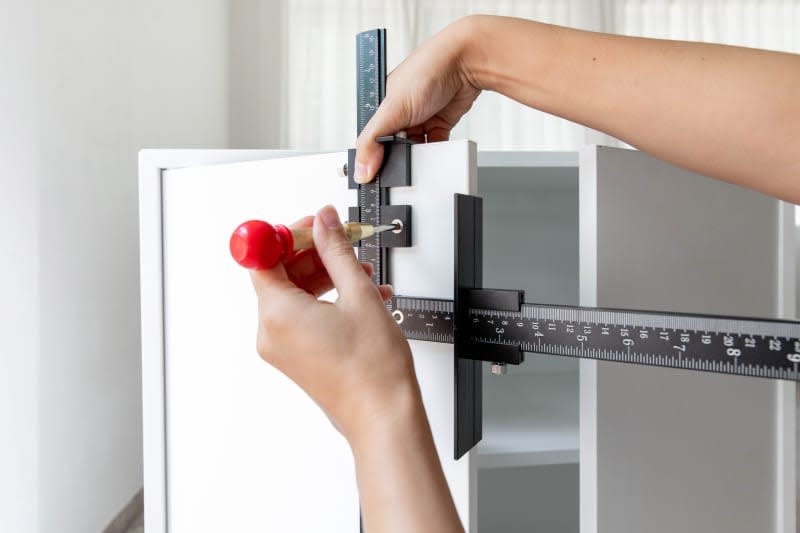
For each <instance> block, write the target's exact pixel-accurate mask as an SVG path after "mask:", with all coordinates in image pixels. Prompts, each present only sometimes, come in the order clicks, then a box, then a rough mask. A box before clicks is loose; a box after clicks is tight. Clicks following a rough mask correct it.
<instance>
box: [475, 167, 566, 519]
mask: <svg viewBox="0 0 800 533" xmlns="http://www.w3.org/2000/svg"><path fill="white" fill-rule="evenodd" d="M554 155H555V156H556V157H555V158H554ZM509 159H511V157H509V156H508V155H504V154H502V153H492V154H481V155H480V156H479V166H478V194H479V195H480V196H482V197H483V216H484V235H483V237H484V238H483V257H484V260H483V284H484V287H490V288H506V289H522V290H524V291H525V301H526V302H538V303H547V304H564V305H577V304H578V282H579V278H578V276H579V274H578V162H577V159H578V158H577V154H546V153H544V154H543V153H538V154H537V153H527V154H520V153H519V152H517V153H514V154H513V161H509ZM554 163H555V164H554ZM483 384H484V385H483V387H484V388H483V440H482V441H481V443H480V444H479V445H478V447H477V462H478V523H479V530H480V531H489V530H497V529H496V528H497V527H502V528H503V530H505V531H510V530H516V528H520V530H530V528H536V527H543V526H545V525H547V526H548V527H549V526H552V527H555V528H556V529H557V530H559V531H573V530H574V531H577V527H578V438H579V435H578V409H579V389H578V361H577V360H574V359H570V358H563V357H556V356H548V355H535V354H525V362H524V363H523V364H522V365H520V366H512V365H509V366H508V373H507V374H506V375H503V376H496V375H492V374H491V372H490V365H489V364H488V363H485V364H484V379H483ZM509 528H511V529H509ZM526 528H527V529H526Z"/></svg>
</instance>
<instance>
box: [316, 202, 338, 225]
mask: <svg viewBox="0 0 800 533" xmlns="http://www.w3.org/2000/svg"><path fill="white" fill-rule="evenodd" d="M319 218H320V219H322V223H323V224H325V227H327V228H328V229H339V228H341V227H342V223H341V221H339V213H337V212H336V209H334V207H333V206H332V205H326V206H325V207H323V208H322V209H320V210H319Z"/></svg>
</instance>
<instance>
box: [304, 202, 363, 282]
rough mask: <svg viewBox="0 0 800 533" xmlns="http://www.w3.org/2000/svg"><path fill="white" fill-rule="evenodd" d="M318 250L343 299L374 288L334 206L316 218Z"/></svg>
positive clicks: (320, 212) (325, 208)
mask: <svg viewBox="0 0 800 533" xmlns="http://www.w3.org/2000/svg"><path fill="white" fill-rule="evenodd" d="M313 237H314V247H315V248H316V249H317V253H318V254H319V257H320V259H321V260H322V264H323V265H324V266H325V270H326V271H327V272H328V276H330V278H331V281H332V282H333V286H334V287H336V290H337V291H339V295H340V296H346V295H350V294H354V293H358V292H360V291H362V290H364V289H365V288H367V287H370V286H371V285H372V280H370V278H369V277H368V276H367V275H366V274H365V273H364V268H363V267H362V266H361V263H359V262H358V259H356V255H355V253H353V243H352V242H350V241H349V240H348V239H347V238H346V237H345V235H344V230H343V229H342V223H341V222H340V220H339V214H338V213H337V212H336V209H334V208H333V207H332V206H330V205H326V206H325V207H323V208H322V209H320V210H319V212H318V213H317V216H316V217H315V218H314V229H313Z"/></svg>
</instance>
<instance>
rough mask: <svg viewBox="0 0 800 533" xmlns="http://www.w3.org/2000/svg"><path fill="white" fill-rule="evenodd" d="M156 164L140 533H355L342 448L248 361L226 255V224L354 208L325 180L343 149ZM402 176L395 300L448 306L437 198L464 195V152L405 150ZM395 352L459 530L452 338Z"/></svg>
mask: <svg viewBox="0 0 800 533" xmlns="http://www.w3.org/2000/svg"><path fill="white" fill-rule="evenodd" d="M168 155H169V159H174V157H175V155H174V154H168ZM158 156H159V153H158V152H152V153H149V154H145V156H143V161H145V163H146V164H147V165H148V166H149V168H143V171H142V178H141V179H142V183H141V189H142V191H143V192H142V208H141V216H142V283H143V302H142V305H143V339H144V340H143V344H144V359H145V360H144V362H143V366H144V389H145V394H146V395H147V394H150V393H152V394H154V395H155V397H157V398H160V400H161V401H160V402H158V401H148V400H147V398H146V399H145V413H144V416H145V421H144V422H145V455H146V457H145V463H146V464H145V469H146V472H145V478H146V487H145V494H146V496H147V501H146V514H147V517H146V518H147V525H148V531H149V532H158V531H169V532H170V533H183V532H191V533H198V532H202V531H209V532H211V531H213V532H217V531H237V532H248V531H279V532H291V531H297V532H307V531H330V532H336V533H356V532H357V531H359V512H358V495H357V491H356V483H355V476H354V468H353V461H352V457H351V454H350V450H349V448H348V446H347V443H346V442H345V441H344V439H343V438H342V437H341V436H340V435H339V434H338V433H337V432H336V430H334V429H333V427H332V426H331V424H330V422H329V421H328V420H327V418H326V417H325V415H324V414H323V413H322V412H321V411H320V410H319V408H318V407H317V406H316V405H315V404H314V403H313V402H312V401H311V400H310V399H309V398H308V397H307V396H306V395H305V394H304V393H303V392H302V391H301V390H300V389H299V388H298V387H297V386H295V385H294V384H293V383H292V382H291V381H290V380H288V379H287V378H285V377H284V376H283V375H281V374H280V373H279V372H277V371H276V370H274V369H272V368H271V367H270V366H269V365H267V364H266V363H264V362H262V361H261V360H260V359H259V357H258V355H257V354H256V352H255V332H256V306H255V304H256V300H255V295H254V293H253V290H252V287H251V286H250V280H249V277H248V275H247V272H245V271H244V270H243V269H242V268H241V267H239V266H238V265H236V264H235V263H234V262H233V260H232V259H231V258H230V254H229V252H228V239H229V237H230V234H231V232H232V230H233V229H234V228H235V227H236V226H237V225H238V224H239V223H241V222H243V221H245V220H248V219H253V218H260V219H264V220H268V221H271V222H273V223H289V222H292V221H294V220H296V219H298V218H300V217H302V216H304V215H307V214H312V213H314V212H315V211H316V210H317V209H318V208H319V207H321V206H322V205H324V204H333V205H334V206H335V207H336V208H337V209H338V211H339V213H340V216H342V218H343V219H344V218H345V217H346V216H347V208H348V207H350V206H354V205H356V195H355V192H354V191H350V190H348V189H347V185H346V181H345V180H344V179H342V178H338V177H337V175H336V169H337V167H341V165H342V164H343V163H344V162H346V160H347V157H346V154H344V153H332V154H322V155H314V156H300V157H292V158H283V159H273V160H265V161H254V162H245V163H236V164H224V165H216V166H197V167H192V166H189V167H186V168H174V169H170V167H171V166H172V165H169V164H165V165H163V168H164V170H162V171H160V172H154V171H153V167H154V166H155V167H158V166H159V165H158ZM178 156H180V153H178ZM244 159H250V157H244ZM188 161H189V162H191V157H189V158H188ZM177 166H182V165H177ZM412 176H413V185H412V187H408V188H402V189H401V188H397V189H393V191H392V203H394V204H404V203H406V204H410V205H412V206H413V214H412V216H413V223H414V225H415V227H416V228H420V229H419V230H417V231H415V232H414V242H415V244H414V247H413V248H408V249H397V250H395V252H394V254H393V258H392V265H391V270H392V272H393V279H392V282H393V284H394V287H395V290H396V292H397V293H398V294H407V295H425V296H430V297H439V298H452V297H453V269H452V266H449V265H452V264H453V250H454V244H453V226H454V223H453V219H454V215H453V205H454V204H453V195H454V193H467V194H470V193H474V192H475V188H476V179H477V176H476V148H475V145H474V144H473V143H470V142H467V141H458V142H449V143H437V144H430V145H416V146H414V147H413V149H412ZM421 228H424V231H423V230H421ZM159 318H161V319H162V320H159ZM411 344H412V351H413V353H414V360H415V365H416V369H417V373H418V378H419V381H420V385H421V389H422V394H423V399H424V401H425V406H426V410H427V413H428V416H429V418H430V421H431V426H432V428H433V432H434V439H435V442H436V446H437V450H438V451H439V454H440V457H441V460H442V464H443V467H444V470H445V474H446V476H447V479H448V482H449V483H450V488H451V491H452V493H453V496H454V499H455V501H456V504H457V507H458V511H459V513H460V515H461V518H462V521H463V522H464V523H465V525H466V526H467V527H469V526H470V524H472V523H474V521H475V520H474V513H475V505H474V498H475V494H476V493H475V482H474V476H475V472H474V465H473V461H472V454H471V453H468V454H466V455H465V456H464V457H462V458H461V459H460V460H458V461H455V460H453V449H454V443H453V438H454V396H455V395H454V382H453V369H454V360H453V349H452V345H446V344H433V343H424V342H416V341H413V342H412V343H411Z"/></svg>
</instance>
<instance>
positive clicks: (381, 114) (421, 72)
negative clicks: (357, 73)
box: [354, 17, 480, 183]
mask: <svg viewBox="0 0 800 533" xmlns="http://www.w3.org/2000/svg"><path fill="white" fill-rule="evenodd" d="M470 20H471V19H470V17H467V18H465V19H461V20H460V21H457V22H455V23H454V24H451V25H450V26H448V27H447V28H445V29H444V30H442V31H441V32H439V33H438V34H436V35H434V36H433V37H432V38H431V39H430V40H428V41H427V42H425V43H424V44H423V45H422V46H420V47H419V48H417V49H416V50H414V52H412V54H411V55H410V56H408V58H406V59H405V61H403V62H402V63H401V64H400V65H399V66H398V67H397V68H396V69H394V70H393V71H392V72H391V74H390V75H389V77H388V79H387V82H386V97H385V98H384V100H383V102H382V103H381V105H380V106H379V107H378V109H377V111H376V112H375V115H374V116H373V117H372V119H371V120H370V121H369V122H368V123H367V125H366V126H365V127H364V129H363V131H362V132H361V135H359V137H358V141H357V142H356V168H355V173H354V176H355V180H356V181H357V182H359V183H367V182H369V181H371V180H372V178H373V177H374V176H375V174H376V173H377V171H378V169H379V168H380V166H381V162H382V161H383V146H382V145H381V144H379V143H377V142H375V139H376V138H378V137H380V136H382V135H394V134H395V133H397V132H399V131H401V130H405V131H406V134H407V136H408V138H409V139H410V140H413V141H417V142H435V141H446V140H447V139H449V138H450V130H451V129H452V128H453V127H454V126H455V125H456V123H457V122H458V121H459V119H460V118H461V117H462V116H463V115H464V113H466V112H467V111H469V109H470V108H471V107H472V103H473V102H474V101H475V99H476V98H477V97H478V95H479V94H480V88H478V86H477V85H476V84H475V81H474V79H473V77H472V76H471V74H470V72H469V71H468V68H467V67H466V63H465V61H464V51H465V49H466V42H467V40H468V39H470V37H471V36H470V33H471V31H470V28H471V26H470Z"/></svg>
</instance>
